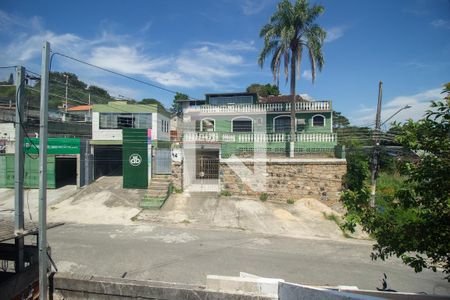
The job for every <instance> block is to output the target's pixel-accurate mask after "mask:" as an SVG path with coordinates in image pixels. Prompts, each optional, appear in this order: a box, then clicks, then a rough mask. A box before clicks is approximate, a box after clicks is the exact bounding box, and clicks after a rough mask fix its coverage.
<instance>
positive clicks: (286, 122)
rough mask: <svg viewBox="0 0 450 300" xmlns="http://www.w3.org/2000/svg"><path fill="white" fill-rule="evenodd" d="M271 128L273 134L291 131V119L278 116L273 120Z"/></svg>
mask: <svg viewBox="0 0 450 300" xmlns="http://www.w3.org/2000/svg"><path fill="white" fill-rule="evenodd" d="M273 126H274V131H275V132H289V131H291V117H290V116H279V117H275V118H274V119H273Z"/></svg>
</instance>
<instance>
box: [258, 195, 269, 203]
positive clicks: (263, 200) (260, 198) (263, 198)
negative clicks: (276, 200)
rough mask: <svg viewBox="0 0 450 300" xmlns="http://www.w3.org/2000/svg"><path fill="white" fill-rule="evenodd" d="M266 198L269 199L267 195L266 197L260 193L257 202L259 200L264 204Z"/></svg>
mask: <svg viewBox="0 0 450 300" xmlns="http://www.w3.org/2000/svg"><path fill="white" fill-rule="evenodd" d="M267 198H269V195H267V193H262V194H261V195H259V200H261V201H262V202H266V201H267Z"/></svg>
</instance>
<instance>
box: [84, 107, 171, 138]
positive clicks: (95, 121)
mask: <svg viewBox="0 0 450 300" xmlns="http://www.w3.org/2000/svg"><path fill="white" fill-rule="evenodd" d="M162 120H164V122H166V123H167V125H166V128H167V130H166V131H163V128H162V126H161V121H162ZM92 139H93V140H114V141H121V140H122V129H100V113H99V112H93V113H92ZM152 139H153V140H159V141H170V118H168V117H166V116H164V115H162V114H159V113H152Z"/></svg>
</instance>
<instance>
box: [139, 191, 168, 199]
mask: <svg viewBox="0 0 450 300" xmlns="http://www.w3.org/2000/svg"><path fill="white" fill-rule="evenodd" d="M166 195H167V191H149V192H148V193H147V194H146V195H145V196H144V198H161V197H165V196H166Z"/></svg>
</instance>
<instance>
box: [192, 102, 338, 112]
mask: <svg viewBox="0 0 450 300" xmlns="http://www.w3.org/2000/svg"><path fill="white" fill-rule="evenodd" d="M295 109H296V111H326V110H330V109H331V105H330V101H311V102H297V103H295ZM290 110H291V104H290V103H264V104H239V105H221V106H215V105H201V106H191V107H189V108H187V109H185V110H184V113H190V112H201V113H250V112H268V111H280V112H281V111H290Z"/></svg>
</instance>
